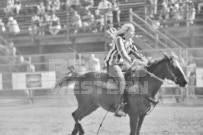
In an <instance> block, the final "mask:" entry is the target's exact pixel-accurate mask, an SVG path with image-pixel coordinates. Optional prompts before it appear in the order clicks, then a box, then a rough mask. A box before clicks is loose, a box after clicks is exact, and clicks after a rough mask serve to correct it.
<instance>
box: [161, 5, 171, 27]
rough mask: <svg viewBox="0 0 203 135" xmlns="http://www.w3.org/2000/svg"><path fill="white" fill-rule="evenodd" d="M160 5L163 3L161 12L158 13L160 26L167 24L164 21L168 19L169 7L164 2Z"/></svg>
mask: <svg viewBox="0 0 203 135" xmlns="http://www.w3.org/2000/svg"><path fill="white" fill-rule="evenodd" d="M162 5H163V7H162V9H161V13H160V15H159V20H160V22H161V25H162V26H167V25H166V21H167V20H168V19H169V13H170V9H169V7H168V5H167V4H166V3H165V2H164V3H163V4H162Z"/></svg>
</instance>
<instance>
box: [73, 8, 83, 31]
mask: <svg viewBox="0 0 203 135" xmlns="http://www.w3.org/2000/svg"><path fill="white" fill-rule="evenodd" d="M72 21H73V22H72V26H73V27H74V29H75V30H74V33H77V32H78V30H79V29H80V28H81V27H82V21H81V17H80V15H79V14H78V12H77V11H74V12H73V16H72Z"/></svg>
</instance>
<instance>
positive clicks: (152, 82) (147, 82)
mask: <svg viewBox="0 0 203 135" xmlns="http://www.w3.org/2000/svg"><path fill="white" fill-rule="evenodd" d="M164 72H165V69H164V68H161V66H158V67H157V68H156V70H155V71H154V72H153V74H154V75H156V76H157V77H159V78H160V79H164V75H163V74H160V73H164ZM141 83H142V86H144V87H147V89H148V91H147V94H148V95H149V96H150V97H151V98H154V97H155V95H156V94H157V92H158V90H159V89H160V87H161V85H162V84H163V82H161V81H159V80H158V79H157V78H155V77H151V76H150V75H147V76H146V77H145V78H143V79H141Z"/></svg>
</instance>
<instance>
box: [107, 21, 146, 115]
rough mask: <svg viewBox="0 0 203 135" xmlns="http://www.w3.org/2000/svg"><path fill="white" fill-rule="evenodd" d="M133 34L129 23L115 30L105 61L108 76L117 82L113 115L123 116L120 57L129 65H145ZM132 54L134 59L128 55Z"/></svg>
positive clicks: (124, 84) (122, 82)
mask: <svg viewBox="0 0 203 135" xmlns="http://www.w3.org/2000/svg"><path fill="white" fill-rule="evenodd" d="M134 34H135V28H134V26H133V25H132V24H131V23H126V24H124V25H123V26H122V27H121V28H120V30H118V31H117V33H116V35H115V37H114V40H113V44H112V48H111V49H110V51H109V53H108V55H107V57H106V58H105V63H106V66H107V69H108V73H109V75H110V76H112V77H114V78H115V79H116V81H117V82H118V84H119V88H118V89H119V93H120V94H119V96H118V97H117V99H116V103H115V106H116V107H117V109H116V112H115V115H116V116H125V113H124V112H123V108H124V104H123V98H122V97H123V94H124V89H125V87H126V82H125V77H124V75H123V73H122V70H121V68H120V66H119V65H118V64H119V63H120V62H121V61H122V59H123V60H124V61H125V62H127V63H128V64H130V65H136V64H139V65H146V59H145V58H144V57H143V56H142V55H141V54H140V53H139V52H138V51H137V48H136V46H135V45H133V40H132V38H133V37H134ZM131 54H133V55H134V57H135V58H134V59H132V58H131V57H130V56H131Z"/></svg>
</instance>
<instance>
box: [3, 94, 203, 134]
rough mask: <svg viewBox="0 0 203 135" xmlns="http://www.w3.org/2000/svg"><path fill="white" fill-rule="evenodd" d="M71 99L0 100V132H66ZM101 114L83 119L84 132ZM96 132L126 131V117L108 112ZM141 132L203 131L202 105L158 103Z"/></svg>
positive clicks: (97, 122)
mask: <svg viewBox="0 0 203 135" xmlns="http://www.w3.org/2000/svg"><path fill="white" fill-rule="evenodd" d="M70 99H71V98H70ZM70 99H69V100H68V99H67V98H64V97H63V98H62V97H56V98H51V99H36V100H35V102H34V104H33V105H32V104H24V101H23V100H22V99H21V100H20V99H18V100H12V99H10V100H9V99H7V100H5V99H4V100H0V107H1V110H0V135H68V134H69V133H71V131H72V128H73V126H74V121H73V119H72V117H71V113H72V112H73V111H74V110H75V109H76V105H75V101H74V99H73V100H72V99H71V102H70ZM104 115H105V111H104V110H103V109H98V110H97V111H95V112H94V113H92V114H91V115H90V116H88V117H86V118H85V119H83V121H82V124H83V128H84V130H85V132H86V134H87V135H96V133H97V130H98V127H99V125H100V122H101V121H102V119H103V116H104ZM99 134H100V135H128V134H129V119H128V117H125V118H116V117H114V116H113V114H112V113H109V114H108V115H107V117H106V119H105V121H104V123H103V126H102V127H101V130H100V133H99ZM141 135H203V107H202V106H182V105H176V106H169V105H159V106H157V107H156V108H155V109H154V110H153V111H152V113H151V114H150V115H148V116H147V117H146V119H145V121H144V123H143V127H142V129H141Z"/></svg>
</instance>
